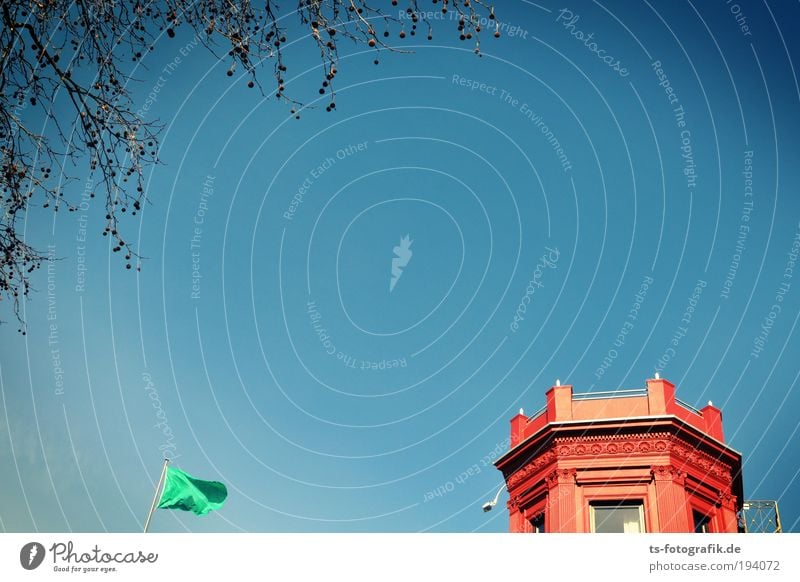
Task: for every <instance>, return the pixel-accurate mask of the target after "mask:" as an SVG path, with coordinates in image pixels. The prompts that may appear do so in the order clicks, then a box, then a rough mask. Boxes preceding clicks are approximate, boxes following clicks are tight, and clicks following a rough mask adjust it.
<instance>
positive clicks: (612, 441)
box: [495, 375, 743, 533]
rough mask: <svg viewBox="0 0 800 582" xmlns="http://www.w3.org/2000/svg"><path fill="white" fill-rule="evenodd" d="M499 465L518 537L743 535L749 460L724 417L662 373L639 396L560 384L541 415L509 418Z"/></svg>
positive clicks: (512, 526) (637, 391) (512, 527)
mask: <svg viewBox="0 0 800 582" xmlns="http://www.w3.org/2000/svg"><path fill="white" fill-rule="evenodd" d="M495 465H496V466H497V468H498V469H499V470H500V471H502V473H503V476H504V478H505V480H506V486H507V488H508V492H509V501H508V511H509V518H510V524H509V527H510V531H512V532H531V533H532V532H626V533H634V532H727V533H736V532H737V531H739V522H738V518H737V513H738V511H739V510H740V509H741V505H742V502H743V487H742V479H741V469H742V455H741V454H740V453H738V452H737V451H735V450H733V449H732V448H730V447H729V446H728V445H726V444H725V442H724V438H723V434H722V414H721V412H720V410H719V409H718V408H716V407H714V406H713V405H712V404H711V403H710V402H709V404H708V406H706V407H704V408H703V409H702V410H697V409H696V408H693V407H692V406H689V405H688V404H685V403H683V402H681V401H680V400H678V399H677V398H675V386H674V384H672V383H671V382H669V381H667V380H664V379H661V378H658V375H656V378H654V379H651V380H648V381H647V388H641V389H634V390H618V391H614V392H590V393H585V394H574V393H573V392H572V386H560V385H556V386H553V387H552V388H550V390H548V391H547V405H546V406H545V407H544V408H543V409H542V410H540V411H539V412H537V413H535V414H534V415H533V416H525V415H524V414H523V413H522V411H520V414H518V415H517V416H515V417H514V418H512V419H511V449H510V450H509V451H508V452H507V453H506V454H505V455H503V456H502V457H500V458H499V459H498V460H497V462H496V463H495Z"/></svg>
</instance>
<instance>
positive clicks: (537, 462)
mask: <svg viewBox="0 0 800 582" xmlns="http://www.w3.org/2000/svg"><path fill="white" fill-rule="evenodd" d="M555 458H556V454H555V452H553V451H552V450H548V451H545V452H544V453H542V454H541V455H539V456H538V457H536V459H534V460H533V461H531V462H530V463H528V464H527V465H525V466H524V467H522V468H521V469H519V470H518V471H517V472H515V473H513V474H512V475H511V476H510V477H509V478H508V487H509V489H510V488H512V487H514V486H515V485H517V484H519V483H521V482H522V481H524V480H525V479H527V478H528V477H530V476H531V475H533V474H534V473H535V472H536V471H538V470H539V469H541V468H542V467H544V466H545V465H549V464H550V463H552V462H553V461H554V460H555Z"/></svg>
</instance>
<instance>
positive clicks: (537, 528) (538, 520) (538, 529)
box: [531, 512, 545, 533]
mask: <svg viewBox="0 0 800 582" xmlns="http://www.w3.org/2000/svg"><path fill="white" fill-rule="evenodd" d="M531 526H533V533H544V531H545V530H544V512H542V513H540V514H539V515H537V516H536V517H534V518H533V519H532V520H531Z"/></svg>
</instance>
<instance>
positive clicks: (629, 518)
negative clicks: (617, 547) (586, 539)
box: [589, 501, 644, 533]
mask: <svg viewBox="0 0 800 582" xmlns="http://www.w3.org/2000/svg"><path fill="white" fill-rule="evenodd" d="M589 510H590V516H591V526H592V531H593V532H595V533H642V532H644V507H643V506H642V503H641V502H640V501H637V502H632V503H631V502H627V501H603V502H598V503H592V504H591V505H590V506H589Z"/></svg>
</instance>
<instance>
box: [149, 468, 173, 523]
mask: <svg viewBox="0 0 800 582" xmlns="http://www.w3.org/2000/svg"><path fill="white" fill-rule="evenodd" d="M168 464H169V459H164V466H163V467H162V468H161V476H160V477H159V478H158V485H156V493H155V495H154V496H153V503H152V504H151V505H150V513H148V514H147V520H146V521H145V522H144V533H147V528H148V527H149V526H150V519H151V518H152V517H153V512H154V511H155V510H156V504H157V503H158V494H159V493H160V492H161V484H162V483H163V482H164V475H166V473H167V465H168Z"/></svg>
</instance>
